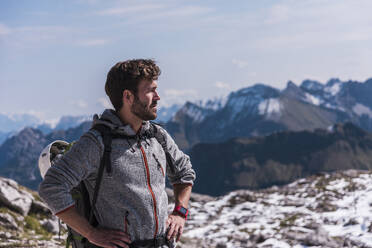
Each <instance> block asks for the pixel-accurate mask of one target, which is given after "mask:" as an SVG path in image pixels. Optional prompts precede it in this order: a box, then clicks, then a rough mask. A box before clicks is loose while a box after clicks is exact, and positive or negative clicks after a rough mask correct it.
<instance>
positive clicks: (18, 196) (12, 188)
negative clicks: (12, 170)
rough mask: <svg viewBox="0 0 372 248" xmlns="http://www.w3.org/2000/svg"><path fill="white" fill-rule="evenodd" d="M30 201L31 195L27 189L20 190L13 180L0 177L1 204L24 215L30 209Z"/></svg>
mask: <svg viewBox="0 0 372 248" xmlns="http://www.w3.org/2000/svg"><path fill="white" fill-rule="evenodd" d="M32 201H33V196H32V195H31V194H30V193H28V192H27V191H25V190H21V189H20V188H19V186H18V184H17V183H16V182H15V181H13V180H11V179H7V178H2V177H0V204H1V205H5V206H7V207H9V208H10V209H12V210H14V211H16V212H18V213H20V214H22V215H24V216H25V215H27V214H28V212H29V211H30V209H31V205H32Z"/></svg>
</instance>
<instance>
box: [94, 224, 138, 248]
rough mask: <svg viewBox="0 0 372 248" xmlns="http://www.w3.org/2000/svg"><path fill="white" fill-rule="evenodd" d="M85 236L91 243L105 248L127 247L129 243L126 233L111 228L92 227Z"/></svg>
mask: <svg viewBox="0 0 372 248" xmlns="http://www.w3.org/2000/svg"><path fill="white" fill-rule="evenodd" d="M87 238H88V240H89V242H91V243H92V244H95V245H98V246H101V247H105V248H117V247H123V248H129V245H128V244H130V243H131V241H130V236H129V235H128V234H127V233H125V232H122V231H119V230H112V229H99V228H98V229H94V230H93V231H92V232H91V233H89V235H88V237H87Z"/></svg>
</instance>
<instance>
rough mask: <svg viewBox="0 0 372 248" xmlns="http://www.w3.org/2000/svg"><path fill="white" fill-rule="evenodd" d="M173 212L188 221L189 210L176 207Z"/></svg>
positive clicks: (179, 206)
mask: <svg viewBox="0 0 372 248" xmlns="http://www.w3.org/2000/svg"><path fill="white" fill-rule="evenodd" d="M173 212H175V213H177V214H179V215H181V216H182V217H183V218H185V220H187V215H188V214H189V210H188V209H187V208H184V207H182V206H181V205H177V206H175V207H174V210H173Z"/></svg>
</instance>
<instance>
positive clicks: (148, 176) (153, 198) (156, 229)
mask: <svg viewBox="0 0 372 248" xmlns="http://www.w3.org/2000/svg"><path fill="white" fill-rule="evenodd" d="M138 144H139V146H140V149H141V152H142V156H143V161H144V162H145V167H146V174H147V186H148V188H149V191H150V193H151V196H152V200H153V202H154V216H155V234H154V238H156V235H157V233H158V230H159V220H158V216H157V214H156V199H155V194H154V191H152V188H151V184H150V170H149V165H148V163H147V158H146V154H145V150H143V147H142V145H141V144H140V143H138Z"/></svg>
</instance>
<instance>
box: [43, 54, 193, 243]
mask: <svg viewBox="0 0 372 248" xmlns="http://www.w3.org/2000/svg"><path fill="white" fill-rule="evenodd" d="M159 75H160V69H159V67H158V66H157V65H156V64H155V62H154V61H152V60H143V59H138V60H128V61H124V62H119V63H117V64H116V65H115V66H113V67H112V68H111V70H110V72H109V73H108V76H107V81H106V85H105V90H106V94H107V95H108V96H109V98H110V101H111V103H112V105H113V106H114V108H115V111H114V110H109V109H107V110H105V111H104V112H103V114H102V115H101V117H100V118H99V119H98V118H97V117H96V118H95V119H94V121H93V125H94V124H103V125H106V126H108V127H109V128H110V129H111V132H113V133H117V134H121V135H124V136H125V137H127V138H120V139H113V140H112V145H111V167H112V172H111V173H107V172H105V174H104V175H103V179H102V182H101V187H100V191H99V196H98V200H97V203H96V206H95V209H96V211H95V212H94V214H95V216H96V218H97V221H98V223H99V225H98V227H93V226H91V225H90V224H89V222H88V221H87V220H86V219H85V218H83V217H82V216H80V215H79V213H78V212H77V211H76V209H75V207H74V201H73V199H72V197H71V195H70V190H71V189H72V188H73V187H75V186H76V185H78V184H79V183H80V182H81V181H82V180H84V183H85V185H86V187H87V189H88V192H89V195H90V198H91V199H92V194H93V193H92V192H93V190H94V186H95V182H96V178H97V170H98V167H99V164H100V160H101V158H102V156H103V147H104V146H103V141H102V137H101V135H100V133H99V132H98V131H96V130H94V129H92V130H90V131H88V132H87V133H85V134H84V135H83V136H82V137H81V138H80V139H79V141H78V142H77V143H76V144H74V146H73V147H72V148H71V150H70V151H69V152H67V153H66V154H65V155H64V156H63V157H62V158H61V159H60V160H59V161H58V162H56V164H54V165H53V166H52V167H51V168H50V169H49V170H48V171H47V173H46V175H45V178H44V181H43V182H42V183H41V184H40V188H39V194H40V196H41V198H42V199H43V200H44V201H45V202H46V203H47V204H48V206H49V207H50V209H51V211H52V212H53V213H54V214H56V215H57V216H58V217H59V218H60V219H62V221H64V222H65V223H66V224H68V225H69V226H70V227H71V228H73V229H74V230H75V231H77V232H79V233H80V234H81V235H83V236H84V237H86V238H87V239H88V240H89V242H90V243H92V244H95V245H96V246H100V247H107V248H116V247H125V248H126V247H133V246H132V245H131V246H129V244H135V243H137V244H138V243H140V242H142V244H144V246H147V245H145V244H147V243H148V244H149V245H152V247H153V243H151V241H152V240H154V239H158V238H159V237H162V236H164V235H166V237H165V238H166V239H168V240H172V239H173V238H176V239H177V241H178V240H179V238H180V236H181V234H182V232H183V228H184V225H185V221H186V216H185V213H186V211H187V208H188V201H189V198H190V194H191V188H192V185H193V183H194V180H195V172H194V170H193V169H192V166H191V163H190V160H189V157H188V156H187V155H185V154H184V153H183V152H182V151H180V150H179V149H178V147H177V145H176V144H175V142H174V141H173V139H172V138H171V137H170V135H169V134H168V133H167V132H166V131H165V130H164V129H163V128H161V127H160V126H157V131H158V133H159V134H161V135H162V136H163V138H164V142H165V144H166V149H167V151H168V152H169V154H170V160H171V164H169V163H167V159H166V155H165V152H164V149H163V147H162V145H161V144H160V143H159V142H158V140H157V139H156V138H154V137H153V136H151V135H148V134H149V133H151V132H152V131H154V130H153V127H154V126H153V125H154V124H150V122H149V120H154V119H155V118H156V116H157V115H156V112H157V102H158V101H159V100H160V97H159V95H158V93H157V81H156V80H157V79H158V76H159ZM168 162H169V161H168ZM165 176H168V179H169V181H170V183H171V184H172V185H173V190H174V195H175V205H176V208H175V210H174V211H173V212H172V213H171V214H170V215H169V216H168V213H167V205H168V199H167V194H166V192H165ZM137 247H140V246H137ZM162 247H166V246H162Z"/></svg>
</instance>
